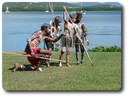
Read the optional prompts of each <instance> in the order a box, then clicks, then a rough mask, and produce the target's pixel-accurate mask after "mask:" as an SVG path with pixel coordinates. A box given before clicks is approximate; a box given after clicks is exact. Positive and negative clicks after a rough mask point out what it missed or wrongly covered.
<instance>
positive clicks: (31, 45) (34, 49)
mask: <svg viewBox="0 0 128 97" xmlns="http://www.w3.org/2000/svg"><path fill="white" fill-rule="evenodd" d="M49 34H50V25H49V24H47V23H45V24H43V25H42V26H41V29H40V30H38V31H36V32H34V33H33V34H32V36H31V37H30V38H29V39H28V41H27V42H28V43H27V46H26V48H25V52H26V54H27V55H28V54H29V55H31V56H28V57H27V59H28V61H29V62H30V63H31V65H32V69H33V70H39V71H42V69H41V68H39V66H40V61H41V58H40V57H49V56H51V54H52V52H51V50H45V49H41V48H38V46H39V44H40V43H41V42H42V41H43V40H44V39H46V40H47V41H50V42H56V41H58V40H59V39H60V38H61V37H62V36H64V34H61V35H60V36H59V37H56V38H55V39H54V38H51V37H49ZM46 63H47V65H49V60H46ZM19 68H25V66H23V65H21V64H18V63H16V64H15V65H14V68H13V72H14V71H16V70H17V69H19Z"/></svg>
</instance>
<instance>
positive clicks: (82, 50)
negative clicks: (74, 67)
mask: <svg viewBox="0 0 128 97" xmlns="http://www.w3.org/2000/svg"><path fill="white" fill-rule="evenodd" d="M79 49H80V50H79ZM75 50H76V52H79V51H81V53H84V47H83V45H81V44H80V41H79V40H78V38H76V40H75Z"/></svg>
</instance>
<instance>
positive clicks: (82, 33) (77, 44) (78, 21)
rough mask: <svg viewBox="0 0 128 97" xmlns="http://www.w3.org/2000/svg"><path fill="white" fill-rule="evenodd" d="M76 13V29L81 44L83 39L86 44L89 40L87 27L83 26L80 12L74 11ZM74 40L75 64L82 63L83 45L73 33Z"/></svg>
mask: <svg viewBox="0 0 128 97" xmlns="http://www.w3.org/2000/svg"><path fill="white" fill-rule="evenodd" d="M76 14H77V17H76V21H75V24H77V31H78V34H79V37H80V38H81V39H82V42H83V44H84V40H86V42H87V45H89V41H88V39H87V28H86V27H85V24H84V23H83V22H82V20H81V19H82V13H81V12H76ZM74 42H75V51H76V61H77V65H78V64H79V63H81V64H83V61H84V51H85V50H84V47H83V45H82V44H81V43H80V40H79V39H78V37H77V36H76V35H75V34H74ZM79 49H80V50H81V61H80V62H79Z"/></svg>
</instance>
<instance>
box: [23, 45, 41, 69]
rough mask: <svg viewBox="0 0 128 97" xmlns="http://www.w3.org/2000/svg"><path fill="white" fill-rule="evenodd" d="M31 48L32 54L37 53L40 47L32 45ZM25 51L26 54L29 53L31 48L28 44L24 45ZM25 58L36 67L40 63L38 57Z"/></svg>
mask: <svg viewBox="0 0 128 97" xmlns="http://www.w3.org/2000/svg"><path fill="white" fill-rule="evenodd" d="M31 48H32V50H33V52H34V54H39V50H40V48H37V47H34V46H33V47H31ZM25 52H26V54H31V50H30V47H29V45H27V47H26V49H25ZM27 59H28V61H29V62H30V63H31V65H32V66H33V67H38V66H39V64H40V61H41V59H40V58H35V57H27Z"/></svg>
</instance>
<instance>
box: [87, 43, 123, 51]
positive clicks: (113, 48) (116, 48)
mask: <svg viewBox="0 0 128 97" xmlns="http://www.w3.org/2000/svg"><path fill="white" fill-rule="evenodd" d="M88 51H90V52H121V47H118V46H116V45H115V46H110V47H104V46H97V47H95V48H92V49H88Z"/></svg>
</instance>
